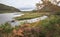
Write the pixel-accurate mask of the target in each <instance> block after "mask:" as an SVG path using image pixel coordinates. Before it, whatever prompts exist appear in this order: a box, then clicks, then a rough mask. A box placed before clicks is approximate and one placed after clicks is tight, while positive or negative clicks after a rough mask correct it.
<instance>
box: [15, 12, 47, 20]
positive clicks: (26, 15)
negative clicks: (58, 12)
mask: <svg viewBox="0 0 60 37" xmlns="http://www.w3.org/2000/svg"><path fill="white" fill-rule="evenodd" d="M23 14H24V15H22V16H20V17H16V18H15V19H16V20H27V19H33V18H37V17H41V16H43V15H46V13H37V12H25V13H23Z"/></svg>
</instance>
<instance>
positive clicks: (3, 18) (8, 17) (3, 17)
mask: <svg viewBox="0 0 60 37" xmlns="http://www.w3.org/2000/svg"><path fill="white" fill-rule="evenodd" d="M21 15H23V14H22V13H4V14H0V24H3V23H5V22H9V21H12V20H14V19H13V18H14V17H17V16H21ZM11 24H17V22H13V23H12V22H11Z"/></svg>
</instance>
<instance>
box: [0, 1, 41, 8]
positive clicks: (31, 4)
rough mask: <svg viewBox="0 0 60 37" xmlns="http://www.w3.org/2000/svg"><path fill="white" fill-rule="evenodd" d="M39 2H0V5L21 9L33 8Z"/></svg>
mask: <svg viewBox="0 0 60 37" xmlns="http://www.w3.org/2000/svg"><path fill="white" fill-rule="evenodd" d="M38 1H40V0H0V3H3V4H6V5H10V6H14V7H16V8H21V7H35V4H36V3H37V2H38Z"/></svg>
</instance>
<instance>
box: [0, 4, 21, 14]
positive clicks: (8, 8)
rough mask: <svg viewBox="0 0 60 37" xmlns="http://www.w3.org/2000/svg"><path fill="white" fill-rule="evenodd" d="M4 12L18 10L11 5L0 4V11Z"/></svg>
mask: <svg viewBox="0 0 60 37" xmlns="http://www.w3.org/2000/svg"><path fill="white" fill-rule="evenodd" d="M4 12H20V10H19V9H17V8H14V7H12V6H7V5H4V4H0V13H4Z"/></svg>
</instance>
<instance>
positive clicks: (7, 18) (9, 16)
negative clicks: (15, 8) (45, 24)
mask: <svg viewBox="0 0 60 37" xmlns="http://www.w3.org/2000/svg"><path fill="white" fill-rule="evenodd" d="M22 15H24V14H22V13H4V14H0V24H4V23H6V22H9V23H10V24H11V25H12V26H15V25H19V24H20V22H27V23H34V22H37V21H39V20H44V19H46V18H47V16H42V17H38V18H34V19H29V20H22V21H15V22H11V21H12V20H15V19H13V18H14V17H17V16H22Z"/></svg>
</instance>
